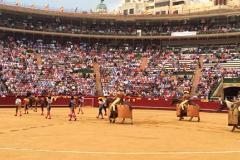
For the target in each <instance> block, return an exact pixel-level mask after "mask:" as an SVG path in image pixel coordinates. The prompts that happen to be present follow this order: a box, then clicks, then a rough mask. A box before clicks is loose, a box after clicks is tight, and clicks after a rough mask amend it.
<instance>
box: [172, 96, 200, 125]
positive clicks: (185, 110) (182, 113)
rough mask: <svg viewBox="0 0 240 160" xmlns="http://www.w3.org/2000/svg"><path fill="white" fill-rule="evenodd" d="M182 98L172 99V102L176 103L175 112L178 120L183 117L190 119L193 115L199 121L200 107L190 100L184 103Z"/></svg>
mask: <svg viewBox="0 0 240 160" xmlns="http://www.w3.org/2000/svg"><path fill="white" fill-rule="evenodd" d="M182 102H184V101H183V100H179V99H173V101H172V104H176V114H177V117H179V121H181V120H182V119H184V117H190V119H189V121H192V119H193V118H194V117H197V118H198V122H200V114H199V111H200V107H199V106H198V105H197V104H195V103H194V102H192V101H191V100H187V101H185V103H186V104H183V103H182Z"/></svg>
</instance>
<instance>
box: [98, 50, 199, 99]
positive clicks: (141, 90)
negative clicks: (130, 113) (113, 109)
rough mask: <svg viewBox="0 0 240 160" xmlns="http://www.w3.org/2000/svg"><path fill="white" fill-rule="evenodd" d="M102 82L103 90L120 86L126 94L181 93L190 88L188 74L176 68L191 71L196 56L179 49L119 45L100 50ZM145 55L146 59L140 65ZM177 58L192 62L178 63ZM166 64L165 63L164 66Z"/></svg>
mask: <svg viewBox="0 0 240 160" xmlns="http://www.w3.org/2000/svg"><path fill="white" fill-rule="evenodd" d="M103 57H104V58H103V59H102V62H101V64H102V72H101V74H102V77H103V78H102V84H103V91H104V93H105V94H115V93H116V92H117V91H118V90H123V91H124V92H125V93H126V94H127V95H131V96H143V97H166V98H169V97H173V96H175V95H177V96H181V95H183V94H184V91H186V92H190V89H191V85H192V84H191V79H192V75H185V74H184V73H183V74H182V75H178V73H179V72H192V74H193V72H194V70H195V66H196V65H195V64H194V63H195V62H196V61H198V56H196V55H189V54H184V53H183V50H180V51H179V50H178V51H177V50H176V51H173V50H171V49H169V50H167V49H164V51H163V50H159V49H146V50H143V48H139V47H137V48H129V47H123V48H121V49H119V50H114V49H111V51H109V52H105V54H103ZM143 58H146V59H147V61H148V63H147V65H146V66H145V68H141V62H142V60H143ZM181 60H189V61H191V62H194V63H190V64H185V65H183V64H181V63H179V62H180V61H181ZM166 66H168V67H166Z"/></svg>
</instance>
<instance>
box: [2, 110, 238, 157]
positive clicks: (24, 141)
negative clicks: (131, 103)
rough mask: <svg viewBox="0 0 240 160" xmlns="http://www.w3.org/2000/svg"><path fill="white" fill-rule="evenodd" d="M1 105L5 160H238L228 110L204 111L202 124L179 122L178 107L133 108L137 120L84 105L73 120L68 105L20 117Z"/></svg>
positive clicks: (236, 140)
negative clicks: (114, 118)
mask: <svg viewBox="0 0 240 160" xmlns="http://www.w3.org/2000/svg"><path fill="white" fill-rule="evenodd" d="M14 111H15V109H0V120H1V123H0V160H53V159H56V160H79V159H83V160H106V159H107V160H122V159H127V160H150V159H154V160H159V159H166V160H185V159H192V160H193V159H194V160H195V159H201V160H208V159H217V160H227V159H231V160H235V159H239V156H240V131H236V132H231V131H230V130H231V128H230V127H228V126H227V114H226V113H220V114H219V113H201V122H188V121H178V120H177V118H176V116H175V112H174V111H162V110H134V111H133V116H134V124H133V125H131V124H109V122H108V121H107V120H106V119H104V120H101V119H96V113H97V109H95V108H84V111H85V114H83V115H78V120H77V121H76V122H75V121H70V122H69V121H68V117H67V115H68V109H67V108H65V109H63V108H62V109H60V108H53V109H52V112H53V115H52V119H51V120H48V119H45V118H44V117H43V116H40V113H39V112H37V113H35V112H33V111H30V114H29V115H23V116H22V117H15V116H13V115H14Z"/></svg>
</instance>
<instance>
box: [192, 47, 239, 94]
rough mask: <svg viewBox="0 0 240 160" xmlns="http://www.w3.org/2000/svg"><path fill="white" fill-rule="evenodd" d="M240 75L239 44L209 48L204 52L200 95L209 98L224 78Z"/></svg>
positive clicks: (198, 91)
mask: <svg viewBox="0 0 240 160" xmlns="http://www.w3.org/2000/svg"><path fill="white" fill-rule="evenodd" d="M239 77H240V52H239V50H238V46H222V47H218V48H212V49H208V50H207V51H206V52H205V54H204V60H203V68H202V76H201V80H200V83H199V85H198V90H197V93H198V96H199V97H200V98H209V96H210V94H212V92H213V91H214V89H215V88H216V87H217V84H219V83H220V82H221V81H222V79H223V78H239Z"/></svg>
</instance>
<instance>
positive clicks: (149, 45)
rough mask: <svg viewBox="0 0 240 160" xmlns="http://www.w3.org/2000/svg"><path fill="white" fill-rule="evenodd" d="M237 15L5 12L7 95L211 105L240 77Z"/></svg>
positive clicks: (0, 60) (1, 13) (2, 67)
mask: <svg viewBox="0 0 240 160" xmlns="http://www.w3.org/2000/svg"><path fill="white" fill-rule="evenodd" d="M237 13H238V12H236V11H234V12H229V11H228V12H224V13H223V12H217V13H214V12H213V13H212V14H208V15H206V14H204V13H202V14H199V15H193V16H191V15H186V16H184V15H181V16H180V15H174V16H139V17H135V16H127V17H124V16H121V15H119V16H116V15H115V16H111V15H109V16H104V17H101V16H96V15H87V14H73V15H72V14H67V13H56V12H54V11H40V10H34V9H24V8H21V7H11V6H5V5H0V30H1V34H0V35H1V37H0V38H1V40H0V95H1V96H6V95H26V93H27V92H32V93H33V94H36V95H45V94H51V95H79V94H83V95H92V96H94V95H115V94H116V93H117V92H118V91H119V90H122V91H124V93H125V94H126V95H128V96H141V97H163V98H169V97H175V96H177V97H179V96H182V95H183V94H184V93H185V92H189V93H191V95H193V96H196V97H198V98H209V97H210V96H212V95H213V92H214V91H215V90H216V89H217V88H218V87H219V85H220V84H221V83H223V82H224V81H225V80H226V79H227V80H229V79H230V80H239V77H240V50H239V37H240V16H239V15H238V14H237ZM174 34H178V36H174ZM179 34H180V35H179ZM184 34H187V35H184ZM96 64H97V65H99V66H100V70H96V68H95V66H96Z"/></svg>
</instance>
